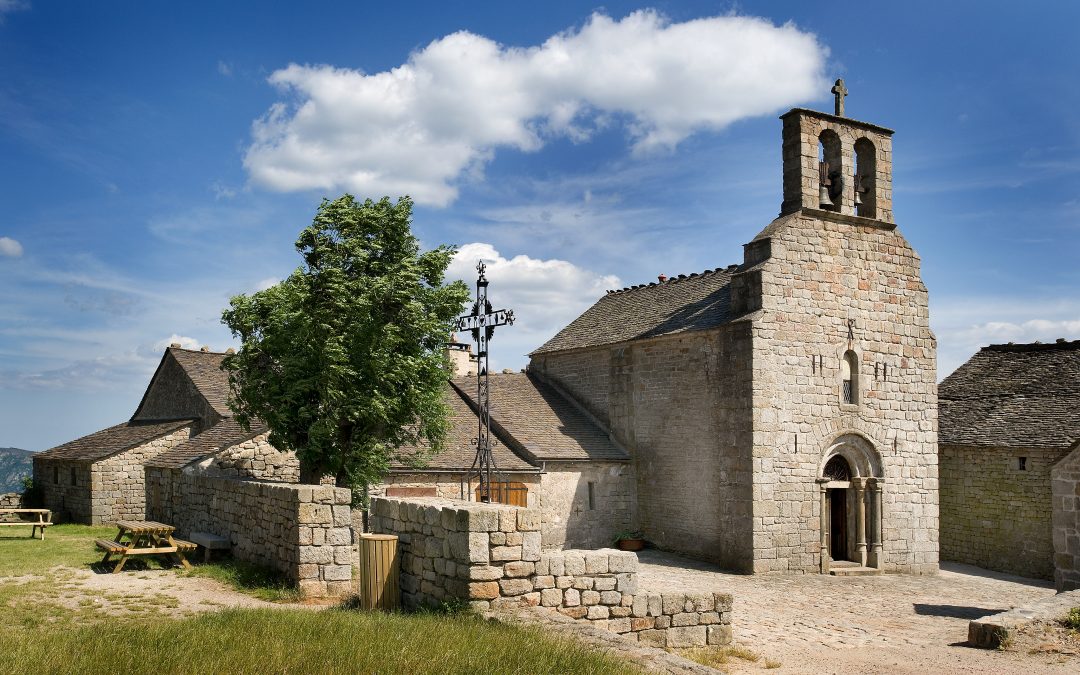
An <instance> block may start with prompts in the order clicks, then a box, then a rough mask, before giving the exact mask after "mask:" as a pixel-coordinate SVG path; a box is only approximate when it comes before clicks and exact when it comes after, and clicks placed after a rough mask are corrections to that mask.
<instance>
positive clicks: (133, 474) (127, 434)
mask: <svg viewBox="0 0 1080 675" xmlns="http://www.w3.org/2000/svg"><path fill="white" fill-rule="evenodd" d="M224 356H225V355H224V354H221V353H214V352H210V351H209V350H203V351H195V350H188V349H181V348H180V347H179V345H172V346H171V347H169V348H168V349H166V350H165V353H164V354H163V355H162V358H161V362H160V363H159V364H158V368H157V370H156V371H155V372H154V376H153V377H152V378H151V380H150V384H149V385H148V386H147V389H146V392H145V393H144V394H143V398H142V400H141V401H140V402H139V406H138V408H137V409H136V410H135V413H134V414H133V415H132V417H131V419H130V420H128V421H127V422H125V423H123V424H118V425H116V426H113V427H109V428H108V429H103V430H101V431H98V432H95V433H93V434H90V435H88V436H84V437H82V438H79V439H76V440H74V441H70V442H68V443H64V444H63V445H60V446H57V447H55V448H51V449H49V450H46V451H44V452H40V453H38V454H36V455H34V482H35V484H36V485H38V486H40V487H41V489H42V494H43V498H44V501H45V506H46V507H47V508H49V509H51V510H53V511H54V512H56V513H57V514H58V516H59V517H60V518H64V519H67V520H73V521H77V522H82V523H88V524H93V525H98V524H102V523H109V522H113V521H115V520H119V519H125V518H128V519H142V518H145V517H146V485H145V464H146V463H147V462H149V461H151V460H153V459H155V458H157V457H159V456H160V455H162V454H164V453H166V452H168V451H170V450H173V449H176V448H179V447H182V446H183V445H184V444H185V443H187V442H189V441H191V440H192V439H195V438H199V437H200V436H202V434H204V433H205V432H207V431H208V430H211V429H214V428H215V426H216V425H218V424H220V423H221V422H223V421H227V420H230V419H231V416H232V413H231V412H230V411H229V408H228V405H227V399H228V391H229V389H228V385H229V383H228V379H227V378H225V377H224V374H223V373H222V372H221V370H220V368H221V360H222V358H223V357H224Z"/></svg>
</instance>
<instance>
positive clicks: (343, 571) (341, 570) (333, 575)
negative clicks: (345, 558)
mask: <svg viewBox="0 0 1080 675" xmlns="http://www.w3.org/2000/svg"><path fill="white" fill-rule="evenodd" d="M322 572H323V579H324V580H325V581H349V580H351V579H352V567H351V566H349V565H326V566H324V567H323V568H322Z"/></svg>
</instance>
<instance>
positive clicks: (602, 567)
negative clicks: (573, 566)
mask: <svg viewBox="0 0 1080 675" xmlns="http://www.w3.org/2000/svg"><path fill="white" fill-rule="evenodd" d="M607 571H608V555H607V554H606V553H586V554H585V572H586V573H587V574H607Z"/></svg>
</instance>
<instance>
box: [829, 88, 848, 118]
mask: <svg viewBox="0 0 1080 675" xmlns="http://www.w3.org/2000/svg"><path fill="white" fill-rule="evenodd" d="M830 91H832V93H833V96H834V97H835V98H836V100H835V102H834V103H835V107H836V116H837V117H843V116H844V97H845V96H847V94H848V92H847V87H845V86H844V81H843V80H837V81H836V84H834V85H833V88H832V89H831V90H830Z"/></svg>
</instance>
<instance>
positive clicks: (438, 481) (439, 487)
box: [370, 469, 540, 506]
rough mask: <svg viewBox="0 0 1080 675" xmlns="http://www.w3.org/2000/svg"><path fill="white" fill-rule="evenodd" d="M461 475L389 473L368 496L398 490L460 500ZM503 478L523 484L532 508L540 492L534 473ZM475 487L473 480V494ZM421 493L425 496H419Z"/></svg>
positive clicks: (421, 470)
mask: <svg viewBox="0 0 1080 675" xmlns="http://www.w3.org/2000/svg"><path fill="white" fill-rule="evenodd" d="M462 473H463V472H460V471H455V472H448V473H441V472H434V471H430V472H425V471H424V470H423V469H417V470H416V471H415V472H412V471H408V472H406V471H400V472H397V473H391V474H389V475H387V476H386V477H385V478H383V481H382V482H381V483H380V484H378V485H375V486H373V487H372V488H371V491H370V494H371V496H372V497H383V496H385V495H386V489H387V488H399V489H413V490H414V491H415V492H416V494H413V495H398V496H434V497H443V498H445V499H461V486H462V480H461V479H462ZM505 476H506V479H507V480H508V481H511V482H516V483H524V484H525V486H526V487H527V488H528V490H529V496H528V500H529V505H530V506H532V505H533V501H534V500H536V499H538V496H537V495H538V494H539V490H540V478H539V476H538V475H537V474H535V473H530V474H520V473H506V474H505ZM476 486H477V481H475V480H474V481H473V482H472V486H471V487H472V489H473V491H474V492H475V490H476ZM421 492H423V493H425V494H421ZM430 492H434V494H426V493H430ZM392 497H393V495H392Z"/></svg>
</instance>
